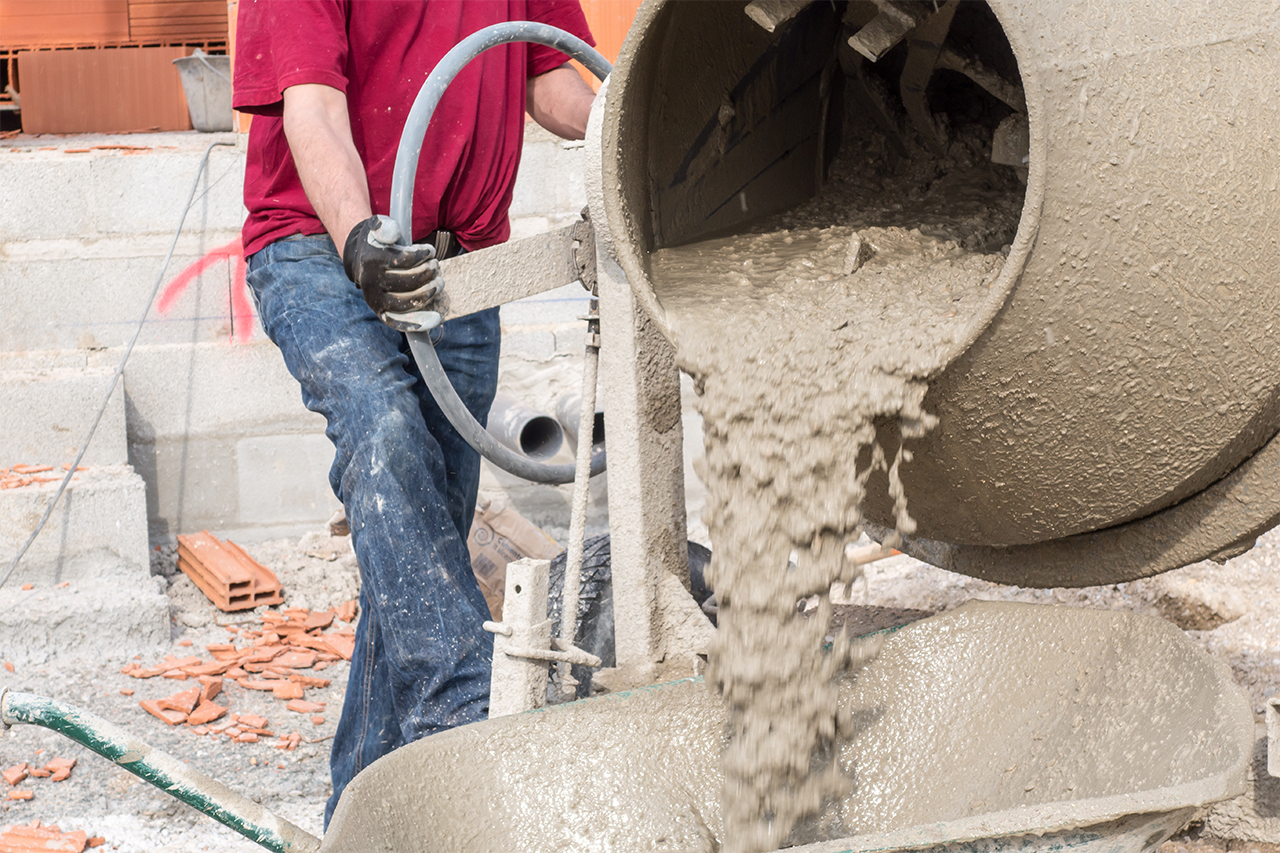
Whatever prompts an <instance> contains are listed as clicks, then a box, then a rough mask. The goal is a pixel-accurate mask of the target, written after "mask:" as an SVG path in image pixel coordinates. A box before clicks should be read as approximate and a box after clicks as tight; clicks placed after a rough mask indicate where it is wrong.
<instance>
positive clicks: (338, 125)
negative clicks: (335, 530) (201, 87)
mask: <svg viewBox="0 0 1280 853" xmlns="http://www.w3.org/2000/svg"><path fill="white" fill-rule="evenodd" d="M506 20H534V21H541V22H544V23H548V24H551V25H554V26H557V27H560V28H562V29H565V30H568V31H569V32H571V33H573V34H574V35H577V36H579V37H581V38H583V39H584V40H587V41H589V42H590V41H591V34H590V32H589V30H588V28H587V24H586V20H585V18H584V17H583V14H582V10H581V8H580V7H579V4H578V2H577V0H569V2H562V1H561V2H558V1H557V0H502V2H498V0H486V1H485V2H480V0H425V2H422V1H421V0H420V2H367V1H366V0H293V2H280V0H241V2H240V5H239V19H238V24H237V26H238V31H237V42H236V68H235V107H236V109H238V110H241V111H243V112H248V113H252V114H253V116H254V118H253V122H252V127H251V129H250V131H249V150H248V160H247V165H246V170H245V185H244V201H245V206H246V207H247V208H248V211H249V215H248V218H247V219H246V221H245V224H244V230H243V235H242V238H243V246H244V253H245V257H246V258H247V260H248V266H249V273H248V282H249V286H250V289H251V290H252V293H253V296H254V299H255V302H256V304H257V308H258V316H259V317H260V319H261V321H262V325H263V328H264V329H265V330H266V333H267V335H268V336H269V337H270V338H271V340H272V341H274V342H275V344H276V345H277V346H278V347H279V348H280V352H281V354H282V355H283V356H284V361H285V365H286V366H287V367H288V369H289V372H290V373H292V374H293V376H294V377H295V378H296V379H297V380H298V382H299V383H300V385H301V387H302V399H303V402H304V403H305V404H306V406H307V408H309V409H311V410H312V411H315V412H319V413H320V414H322V415H324V416H325V418H326V419H327V421H328V427H327V429H326V433H327V435H328V436H329V438H330V440H331V441H332V442H333V444H334V447H335V448H336V451H337V452H336V454H335V457H334V461H333V466H332V468H331V469H330V472H329V481H330V483H331V485H332V486H333V491H334V493H335V494H336V495H337V496H338V498H339V500H341V501H342V505H343V507H344V508H345V510H346V515H347V519H348V522H349V524H350V526H351V535H352V539H353V544H354V547H355V551H356V556H357V557H358V559H359V562H360V573H361V580H362V585H361V592H360V620H359V623H358V625H357V627H356V644H355V653H354V655H353V656H352V659H351V670H350V674H349V677H348V683H347V692H346V698H345V700H344V703H343V707H342V717H341V719H340V721H339V723H338V727H337V732H336V734H335V735H334V741H333V749H332V752H331V756H330V772H331V776H332V779H333V794H332V796H331V797H330V799H329V802H328V804H327V806H326V808H325V825H326V827H327V826H328V823H329V819H330V818H331V816H332V815H333V810H334V807H335V806H336V805H337V803H338V798H339V797H340V796H341V794H342V791H343V788H345V787H346V785H347V783H348V782H349V781H350V780H351V779H352V778H354V777H355V775H356V774H357V773H359V772H360V771H361V770H362V769H363V768H365V767H367V766H368V765H369V764H370V763H371V762H373V761H374V760H376V759H377V758H378V757H380V756H382V755H385V754H386V753H388V752H390V751H391V750H393V749H396V748H397V747H400V746H403V745H404V744H407V743H410V742H412V741H414V740H417V739H418V738H421V737H423V736H425V735H429V734H432V733H434V732H439V731H442V730H444V729H447V728H450V727H452V726H457V725H462V724H465V723H470V722H474V721H476V720H481V719H484V718H485V717H486V715H487V713H488V696H489V670H490V659H491V657H492V653H493V644H492V637H491V635H489V634H487V633H486V632H485V631H484V630H483V629H482V627H481V624H482V623H483V622H484V620H485V619H487V618H489V613H488V610H487V608H486V606H485V602H484V598H483V597H482V595H481V593H480V588H479V586H478V584H477V582H476V579H475V577H474V576H473V574H472V572H471V565H470V560H469V558H468V553H467V547H466V539H467V533H468V531H469V529H470V524H471V519H472V515H473V512H474V507H475V500H476V489H477V481H478V477H479V468H480V459H479V456H478V455H477V454H476V452H475V451H473V450H472V449H471V448H470V447H469V446H468V445H467V444H466V442H465V441H464V440H463V439H462V438H461V437H460V436H459V435H458V434H457V433H456V432H455V431H454V430H453V428H452V427H451V426H450V425H449V423H448V422H447V421H446V420H445V418H444V416H443V415H442V413H441V412H440V410H439V409H438V408H437V407H436V404H435V402H434V401H433V400H432V398H431V395H430V393H429V392H428V391H427V389H426V386H425V385H424V384H423V381H422V378H421V376H420V375H419V373H418V369H417V365H416V364H415V362H414V361H413V359H412V357H411V356H410V355H409V347H408V342H407V340H406V338H405V336H404V335H403V334H401V333H400V332H398V331H396V330H394V329H392V328H391V327H389V326H388V325H386V324H384V323H383V322H380V321H379V316H381V315H382V314H383V313H384V312H385V311H387V310H393V311H395V310H406V309H407V310H416V309H429V308H430V306H431V303H432V294H433V292H434V290H435V288H436V286H437V282H435V281H434V279H435V277H436V275H437V272H438V267H437V259H438V258H440V257H448V256H449V255H451V254H457V253H459V252H461V251H474V250H477V249H483V248H485V247H486V246H492V245H494V244H497V243H502V242H503V241H505V240H506V239H507V238H508V236H509V233H510V225H509V223H508V219H507V209H508V207H509V206H510V203H511V193H512V185H513V183H514V182H515V177H516V168H517V165H518V163H519V160H520V148H521V144H522V141H523V129H524V112H525V110H526V108H527V109H528V112H529V113H530V114H531V115H532V117H533V118H534V119H535V120H536V121H537V122H538V123H539V124H541V125H542V126H543V127H545V128H547V129H548V130H550V131H552V132H553V133H556V134H558V135H560V136H562V137H566V138H570V139H581V138H582V137H583V135H584V132H585V129H586V121H587V115H588V112H589V111H590V107H591V102H592V99H593V94H592V91H591V89H590V87H588V86H587V85H586V83H585V82H584V81H583V80H582V78H581V77H579V76H578V74H577V72H575V71H574V70H573V69H572V68H571V67H569V66H568V65H566V64H565V63H566V62H567V59H566V57H565V56H564V55H563V54H560V53H557V52H556V51H553V50H551V49H549V48H544V47H540V46H536V45H525V44H515V45H508V46H504V47H499V48H494V49H492V50H489V51H487V52H485V53H484V54H482V55H481V56H480V57H479V58H478V59H476V60H475V61H473V62H472V63H471V64H470V65H468V66H467V68H466V69H464V70H463V71H462V73H460V74H459V75H458V77H457V78H456V79H455V80H454V81H453V83H452V84H451V85H450V87H449V89H448V91H447V92H446V93H445V95H444V98H443V100H442V101H441V102H440V106H439V108H438V109H437V110H436V112H435V116H434V118H433V119H432V122H431V126H430V127H429V128H428V130H427V134H426V139H425V140H424V142H423V148H422V155H421V160H420V164H419V167H418V176H417V181H416V183H415V186H414V195H413V199H414V209H413V234H412V245H409V246H405V247H396V246H394V245H388V244H391V243H394V242H395V239H394V237H395V236H396V234H395V232H396V231H397V229H395V226H394V223H391V222H390V220H387V219H383V220H379V219H378V218H377V217H375V216H374V214H375V213H378V214H386V213H387V212H388V210H389V199H390V190H391V175H392V167H393V164H394V161H395V153H396V146H397V144H398V142H399V138H400V134H401V131H402V130H403V128H404V123H405V118H406V116H407V115H408V112H409V107H410V105H411V104H412V103H413V99H414V97H415V96H416V95H417V93H418V90H419V88H420V87H421V85H422V83H423V81H424V80H425V79H426V77H427V74H428V73H429V72H430V71H431V69H432V68H434V67H435V65H436V63H437V62H438V61H439V60H440V58H441V57H442V56H444V54H445V52H446V51H448V50H449V49H450V48H451V47H453V46H454V45H455V44H456V43H457V42H458V41H460V40H461V39H462V38H464V37H465V36H468V35H470V34H471V33H474V32H476V31H478V30H480V29H482V28H483V27H485V26H488V25H491V24H495V23H499V22H502V21H506ZM498 338H499V326H498V311H497V309H496V308H495V309H492V310H488V311H482V312H480V313H477V314H473V315H471V316H467V317H461V318H458V319H454V320H450V321H448V322H446V323H444V324H443V325H440V326H439V327H438V328H436V329H435V330H434V331H433V332H432V339H433V341H434V342H435V347H436V351H437V353H438V354H439V356H440V360H441V362H442V363H443V365H444V367H445V370H446V372H447V373H448V375H449V377H450V379H451V380H452V382H453V385H454V388H456V389H457V391H458V393H459V395H460V396H461V397H462V399H463V401H464V402H465V403H466V404H467V406H468V408H470V410H471V412H472V414H473V415H475V417H476V419H477V420H479V421H480V422H481V423H483V422H484V421H485V419H486V417H487V415H488V411H489V405H490V403H491V402H492V400H493V395H494V392H495V389H496V385H497V375H498V348H499V340H498Z"/></svg>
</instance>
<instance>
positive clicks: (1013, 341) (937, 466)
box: [602, 0, 1280, 586]
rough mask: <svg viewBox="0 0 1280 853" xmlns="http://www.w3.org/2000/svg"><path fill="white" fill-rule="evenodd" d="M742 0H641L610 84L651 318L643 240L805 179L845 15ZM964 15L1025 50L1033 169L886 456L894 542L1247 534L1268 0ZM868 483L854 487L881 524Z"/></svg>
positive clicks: (617, 233)
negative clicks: (922, 397)
mask: <svg viewBox="0 0 1280 853" xmlns="http://www.w3.org/2000/svg"><path fill="white" fill-rule="evenodd" d="M783 5H785V4H783ZM852 5H853V4H851V7H852ZM744 6H745V4H744V3H743V2H706V3H671V2H661V0H650V2H646V3H645V5H644V6H643V7H642V8H641V10H640V13H639V15H638V16H637V18H636V23H635V25H634V27H633V28H632V31H631V33H630V35H629V36H628V39H627V42H626V44H625V45H624V47H623V50H622V53H621V55H620V57H619V60H618V63H617V65H616V67H615V69H614V72H613V76H612V78H611V81H610V87H609V100H608V103H607V106H606V108H605V122H604V126H603V151H604V155H603V177H602V185H603V190H604V208H605V214H606V217H607V220H608V224H609V230H610V232H611V233H612V235H613V241H614V246H615V248H616V251H617V255H618V262H619V264H620V266H621V268H622V270H623V271H624V272H625V273H626V276H627V278H628V280H629V282H630V284H631V285H632V287H633V289H634V290H635V291H636V293H637V295H638V298H639V300H640V301H641V302H642V303H643V304H644V305H645V306H646V307H647V308H648V310H649V312H650V313H651V314H652V315H653V317H654V318H655V320H656V322H657V324H658V326H659V327H660V328H662V329H663V330H664V332H666V333H667V335H668V337H670V336H671V324H670V323H669V321H668V319H667V317H666V315H665V313H664V310H663V306H662V305H661V303H660V301H659V300H658V298H657V297H656V296H655V293H654V288H653V282H652V280H651V278H650V265H649V256H650V253H651V251H652V250H654V249H656V248H661V247H663V246H669V245H678V244H680V243H682V242H687V241H689V240H691V239H696V238H697V237H698V236H699V235H700V234H703V233H707V232H708V231H710V230H717V231H720V232H722V231H723V230H725V229H732V228H733V227H734V225H735V220H734V216H735V214H734V211H735V210H737V209H738V206H737V205H734V204H725V201H726V200H727V199H733V198H735V194H739V193H743V194H746V195H751V194H752V193H754V194H755V196H756V199H757V201H760V202H761V203H765V204H767V203H769V202H770V200H771V199H772V200H773V201H774V202H775V203H776V205H784V204H793V203H795V202H798V201H801V200H803V198H804V197H805V196H806V195H807V194H811V193H812V192H813V191H814V186H813V185H814V178H813V174H814V157H815V156H817V155H818V154H819V153H820V152H821V147H820V145H821V136H822V126H823V115H824V113H823V112H822V110H823V105H822V100H821V98H820V97H811V96H809V95H806V93H808V92H810V89H813V90H815V91H821V85H820V82H817V83H812V81H813V80H819V78H820V77H821V75H823V74H829V73H830V69H831V68H832V67H833V66H835V63H834V60H833V56H834V50H835V44H836V43H837V40H838V39H840V38H846V37H847V36H848V30H847V29H844V30H842V29H841V27H842V26H843V25H842V22H841V20H840V15H841V11H840V9H839V8H838V7H837V5H836V4H822V3H814V4H810V5H808V6H807V7H806V8H804V9H803V10H802V11H801V12H800V13H799V14H798V15H796V17H794V18H793V19H792V20H790V21H789V22H787V23H784V24H782V25H780V26H778V27H777V28H776V29H775V31H774V32H772V33H770V32H766V31H765V30H764V29H763V28H762V27H761V26H759V25H758V24H756V23H755V22H754V21H753V20H752V19H751V18H749V17H748V16H747V14H745V11H744ZM962 15H968V16H970V17H971V18H973V20H974V21H977V23H975V24H974V27H976V28H979V29H980V28H981V27H986V28H987V30H988V35H989V39H988V41H989V42H990V43H992V44H996V43H1000V44H1003V45H1004V47H1003V48H1002V49H1003V50H1005V51H1007V53H1008V59H1010V60H1011V61H1012V62H1013V63H1014V64H1016V73H1017V75H1018V77H1020V79H1021V84H1022V87H1023V90H1024V91H1025V99H1026V114H1027V119H1028V122H1029V129H1030V143H1029V153H1028V161H1027V167H1028V174H1027V185H1026V193H1025V199H1024V203H1023V209H1022V215H1021V220H1020V223H1019V225H1018V229H1017V234H1016V237H1015V239H1014V240H1013V243H1012V248H1011V251H1010V253H1009V255H1008V259H1007V261H1006V262H1005V265H1004V269H1003V271H1002V273H1001V274H1000V276H999V278H998V279H997V280H996V282H995V283H994V284H993V286H992V287H991V290H990V295H989V297H987V299H986V302H985V303H984V304H982V305H981V306H980V307H979V309H978V310H976V311H974V312H973V314H972V316H969V317H967V318H966V327H965V328H966V331H965V334H963V335H961V336H960V339H959V340H958V341H957V343H956V344H955V346H954V347H953V350H952V351H951V352H950V354H949V359H950V360H949V363H948V364H947V365H946V366H945V367H944V368H943V369H942V370H941V371H940V372H939V373H938V374H937V375H935V376H932V377H930V390H929V393H928V396H927V397H926V401H925V405H926V408H927V409H928V410H929V411H931V412H933V413H934V414H936V415H937V416H938V418H939V425H938V427H937V428H936V429H934V430H933V432H932V433H931V434H929V435H928V436H927V437H926V438H924V439H921V440H919V441H916V442H914V443H913V444H912V449H913V451H914V461H913V462H912V463H910V464H908V465H904V466H903V468H902V478H903V481H904V483H905V486H906V491H907V495H908V496H909V498H910V501H911V512H912V515H913V516H914V517H915V518H916V520H917V521H918V523H919V529H918V535H917V537H915V538H913V539H910V540H908V541H907V543H906V544H905V546H904V550H906V551H908V552H909V553H912V554H914V555H916V556H920V557H922V558H924V559H926V560H929V561H930V562H933V563H935V564H938V565H942V566H945V567H947V568H952V569H955V570H957V571H962V572H965V573H967V574H971V575H977V576H982V577H987V578H990V579H993V580H1000V581H1005V582H1012V583H1021V584H1025V585H1041V586H1057V585H1074V586H1080V585H1086V584H1091V583H1104V582H1116V581H1120V580H1126V579H1131V578H1134V577H1139V576H1142V575H1147V574H1152V573H1155V572H1158V571H1163V570H1166V569H1170V568H1175V567H1177V566H1181V565H1185V564H1187V563H1190V562H1194V561H1196V560H1200V559H1204V558H1206V557H1211V556H1220V557H1225V556H1229V555H1232V554H1234V553H1238V552H1239V551H1241V550H1243V549H1245V548H1247V547H1249V546H1250V545H1251V544H1252V542H1253V539H1254V538H1255V537H1256V536H1257V535H1258V533H1260V532H1262V531H1265V530H1267V529H1269V528H1270V527H1272V526H1274V525H1275V523H1276V522H1277V520H1280V486H1277V483H1280V479H1278V477H1280V446H1277V445H1275V444H1269V442H1271V440H1272V438H1273V436H1275V435H1276V433H1277V430H1278V429H1280V372H1277V370H1276V369H1275V365H1276V364H1278V363H1280V332H1278V331H1277V329H1276V321H1275V318H1276V316H1277V312H1278V310H1280V287H1277V286H1276V282H1275V277H1276V270H1278V269H1280V240H1277V239H1276V237H1275V233H1274V229H1275V225H1274V223H1275V222H1276V221H1278V220H1280V187H1278V185H1277V177H1276V176H1277V175H1280V147H1278V146H1276V145H1275V144H1274V138H1275V136H1276V134H1277V132H1278V131H1280V119H1278V118H1277V116H1278V115H1280V113H1277V111H1276V109H1275V103H1274V99H1275V93H1276V92H1277V91H1280V39H1278V38H1277V34H1278V33H1277V30H1278V29H1280V24H1278V21H1280V7H1278V6H1277V4H1276V3H1275V2H1274V0H1269V2H1267V3H1265V4H1264V5H1263V6H1262V7H1259V6H1258V4H1256V3H1254V2H1251V0H1250V2H1246V0H1232V2H1228V3H1227V5H1226V6H1223V5H1222V4H1220V3H1218V4H1209V3H1201V4H1192V5H1190V6H1188V5H1187V4H1173V3H1170V4H1159V3H1157V4H1149V3H1142V2H1137V0H1132V2H1119V3H1109V4H1107V5H1106V7H1105V9H1102V10H1101V11H1099V8H1098V7H1097V6H1096V4H1092V3H1089V2H1086V0H1069V1H1068V2H1064V3H1053V4H1044V3H1037V2H1030V0H991V2H990V4H989V6H988V5H987V4H982V3H960V4H959V11H957V12H956V16H957V20H959V19H960V17H961V16H962ZM974 16H977V17H974ZM982 16H985V18H983V20H979V18H982ZM984 21H985V22H984ZM1002 58H1003V57H999V56H992V57H991V58H990V59H991V62H992V63H993V64H998V63H999V61H1000V60H1001V59H1002ZM691 63H692V64H691ZM835 67H836V68H837V71H838V66H835ZM1241 81H1247V83H1242V82H1241ZM811 83H812V85H811ZM747 96H750V97H752V98H755V99H756V103H754V104H753V107H754V108H755V110H754V112H752V111H750V110H744V109H742V108H741V106H739V108H738V109H737V112H736V114H737V115H745V114H747V113H749V112H750V113H751V115H752V119H753V121H755V122H756V123H755V124H754V125H752V126H749V127H748V126H744V127H738V126H736V125H732V124H731V125H730V127H729V130H730V131H731V132H727V133H722V134H718V133H716V132H715V130H716V126H717V122H721V123H723V122H724V120H725V116H726V113H724V112H723V111H722V107H724V106H725V104H726V103H727V101H726V99H729V100H732V99H733V98H735V97H747ZM768 98H773V99H775V103H774V104H773V108H772V109H771V110H770V109H763V108H761V103H762V102H767V99H768ZM806 98H808V99H807V100H806ZM762 99H763V100H762ZM869 120H870V119H868V121H869ZM795 128H801V129H802V131H801V132H797V131H796V130H795ZM805 128H807V130H803V129H805ZM716 146H719V148H717V147H716ZM770 146H773V148H772V149H771V148H770ZM787 146H789V147H787ZM805 146H808V147H807V148H806V147H805ZM748 155H749V156H748ZM747 162H749V163H754V164H757V165H758V164H768V165H767V168H763V170H761V169H745V168H744V167H743V164H744V163H747ZM690 163H696V164H697V166H698V168H697V169H696V170H691V169H690V165H689V164H690ZM695 172H696V174H695ZM778 188H790V189H789V191H788V192H779V191H778ZM746 195H744V196H743V197H744V198H745V197H746ZM743 207H744V208H745V207H746V205H745V203H744V204H743ZM760 209H761V206H760V203H757V204H755V205H753V207H752V210H753V213H754V212H758V211H759V210H760ZM744 216H745V214H744ZM886 224H893V223H886ZM869 320H874V318H869ZM892 429H893V427H892V426H891V425H890V426H886V427H885V428H884V432H883V433H882V434H883V435H884V438H885V440H886V443H887V444H888V445H889V446H893V444H894V443H896V436H895V435H893V434H892ZM882 482H883V481H882ZM884 491H885V490H884V489H883V488H879V489H877V488H875V484H874V482H873V484H872V488H871V489H870V490H869V495H870V496H869V498H868V502H867V506H866V513H867V516H868V517H869V518H870V520H871V521H872V522H874V523H875V524H878V525H890V524H891V519H892V514H891V505H890V502H889V500H888V498H887V497H885V496H884ZM877 494H878V495H879V496H880V497H879V499H877ZM877 529H878V528H876V527H875V525H874V524H873V530H872V532H873V533H874V532H875V531H876V530H877Z"/></svg>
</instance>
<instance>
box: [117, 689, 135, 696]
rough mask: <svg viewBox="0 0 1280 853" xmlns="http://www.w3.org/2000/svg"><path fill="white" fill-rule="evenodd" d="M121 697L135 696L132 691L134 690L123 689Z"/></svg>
mask: <svg viewBox="0 0 1280 853" xmlns="http://www.w3.org/2000/svg"><path fill="white" fill-rule="evenodd" d="M120 695H121V696H132V695H133V690H132V689H130V688H128V687H125V688H124V689H122V690H121V691H120Z"/></svg>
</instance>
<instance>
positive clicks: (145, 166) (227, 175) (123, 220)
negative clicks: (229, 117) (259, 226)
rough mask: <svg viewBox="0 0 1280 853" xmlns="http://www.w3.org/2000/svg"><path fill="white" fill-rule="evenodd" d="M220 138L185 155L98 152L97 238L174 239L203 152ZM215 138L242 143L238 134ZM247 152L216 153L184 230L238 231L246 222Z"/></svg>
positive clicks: (94, 159)
mask: <svg viewBox="0 0 1280 853" xmlns="http://www.w3.org/2000/svg"><path fill="white" fill-rule="evenodd" d="M214 138H215V137H212V136H210V137H205V136H204V135H203V134H201V140H200V144H199V145H197V146H191V147H188V148H185V149H182V150H177V151H173V150H168V149H164V148H153V149H151V150H150V151H146V152H142V153H139V154H135V155H121V154H120V153H118V152H111V151H100V152H98V151H95V152H91V153H90V154H89V157H90V162H91V163H92V168H93V181H92V184H91V185H90V193H89V199H90V201H91V203H90V204H89V205H88V207H89V209H90V210H91V211H92V212H93V222H92V225H93V228H94V230H95V231H96V232H97V233H98V234H102V235H107V234H147V233H153V234H171V233H172V232H173V229H174V228H176V227H177V225H178V217H179V216H181V215H182V205H183V204H184V203H185V202H186V200H187V192H188V191H189V189H190V187H191V182H192V180H194V179H195V176H196V169H197V168H198V167H199V164H200V157H201V155H202V154H203V153H204V147H205V146H206V145H208V144H209V143H210V142H212V141H214ZM216 138H219V139H226V140H230V141H233V142H234V141H237V140H238V139H239V137H238V135H237V134H234V133H227V134H217V136H216ZM244 165H245V150H244V148H243V147H238V148H223V147H218V148H214V149H213V150H212V151H211V152H209V165H208V166H207V167H206V168H205V171H204V174H203V175H201V177H200V183H199V185H198V187H197V189H196V198H195V201H194V202H193V203H192V205H191V210H190V211H188V213H187V219H186V222H185V224H184V225H183V228H184V230H189V231H192V232H197V231H208V230H218V231H221V230H231V231H236V230H239V228H240V224H241V223H242V222H243V221H244V213H245V211H244V202H243V192H244Z"/></svg>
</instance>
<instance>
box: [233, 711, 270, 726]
mask: <svg viewBox="0 0 1280 853" xmlns="http://www.w3.org/2000/svg"><path fill="white" fill-rule="evenodd" d="M239 722H241V723H244V724H245V726H247V727H248V728H251V729H265V728H266V727H267V718H266V717H263V716H261V715H260V714H241V715H240V718H239Z"/></svg>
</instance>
